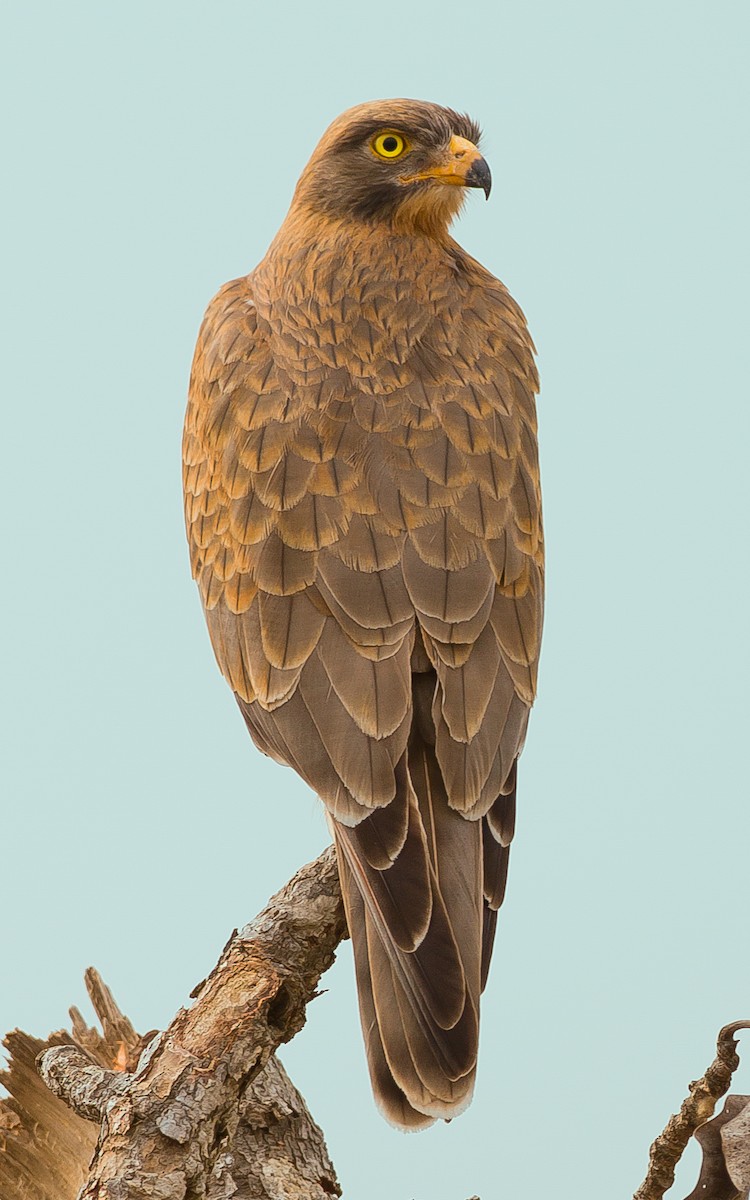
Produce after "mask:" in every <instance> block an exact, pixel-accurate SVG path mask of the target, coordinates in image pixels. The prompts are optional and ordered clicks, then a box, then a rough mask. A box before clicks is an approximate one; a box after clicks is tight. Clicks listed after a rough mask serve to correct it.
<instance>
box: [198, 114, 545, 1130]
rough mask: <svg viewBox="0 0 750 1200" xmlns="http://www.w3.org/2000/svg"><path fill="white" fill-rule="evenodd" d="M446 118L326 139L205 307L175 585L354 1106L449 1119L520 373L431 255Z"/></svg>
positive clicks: (465, 1079) (533, 625)
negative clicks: (275, 820)
mask: <svg viewBox="0 0 750 1200" xmlns="http://www.w3.org/2000/svg"><path fill="white" fill-rule="evenodd" d="M478 142H479V130H478V127H477V125H476V124H475V123H474V122H473V121H472V120H470V119H469V118H468V117H466V116H463V115H460V114H459V113H456V112H453V111H452V110H450V109H447V108H443V107H441V106H439V105H436V104H428V103H423V102H420V101H415V100H383V101H376V102H373V103H368V104H362V105H359V106H358V107H356V108H353V109H350V110H349V111H348V112H345V113H344V114H343V115H342V116H340V117H339V118H338V119H337V120H335V121H334V122H333V124H332V125H331V126H330V128H329V129H328V130H327V131H326V132H325V134H324V135H323V138H322V139H321V141H320V143H319V145H318V147H317V148H316V150H315V152H314V153H313V155H312V158H311V159H310V161H309V163H308V164H307V166H306V167H305V169H304V171H303V173H302V176H301V178H300V180H299V183H298V185H297V188H296V191H295V193H294V198H293V200H292V204H291V207H290V209H289V212H288V214H287V216H286V218H285V220H284V222H283V224H282V226H281V228H280V230H279V232H278V234H277V236H276V238H275V239H274V241H273V242H272V244H271V246H270V248H269V250H268V252H267V254H266V256H265V258H264V259H263V261H262V262H261V263H260V264H259V265H258V266H257V267H256V268H255V270H253V271H252V272H251V273H250V274H249V275H247V276H244V277H243V278H240V279H236V280H234V281H233V282H231V283H228V284H226V286H224V287H223V288H222V289H221V290H220V291H219V293H218V295H217V296H216V297H215V298H214V299H213V300H212V301H211V303H210V305H209V307H208V310H207V312H206V316H205V319H204V321H203V325H202V328H201V331H200V335H199V338H198V344H197V347H196V351H195V359H194V362H193V369H192V375H191V381H190V396H189V403H188V410H187V417H186V423H185V434H184V447H183V457H184V491H185V513H186V521H187V531H188V540H189V543H190V553H191V561H192V570H193V574H194V576H195V579H196V580H197V582H198V585H199V588H200V594H201V598H202V602H203V607H204V610H205V615H206V620H207V623H208V630H209V634H210V637H211V642H212V644H213V648H214V651H215V654H216V658H217V660H218V663H219V666H220V668H221V670H222V672H223V674H224V676H225V678H226V679H227V681H228V683H229V685H230V686H231V688H232V689H233V691H234V693H235V696H236V698H237V702H238V704H239V707H240V710H241V712H242V715H243V717H244V720H245V722H246V725H247V728H248V730H249V732H250V735H251V737H252V739H253V741H254V742H255V744H256V746H258V747H259V748H260V749H261V750H262V751H263V752H264V753H265V754H268V755H271V756H272V757H273V758H274V759H276V760H277V761H279V762H281V763H285V764H287V765H289V766H291V767H292V768H293V769H294V770H295V771H297V772H298V774H299V775H300V776H301V777H302V778H303V779H304V780H305V781H306V782H307V783H308V784H309V786H310V787H311V788H313V789H314V791H315V792H316V793H317V794H318V796H319V797H320V799H321V800H322V802H323V804H324V805H325V807H326V810H327V814H328V820H329V823H330V826H331V830H332V833H333V837H334V840H335V844H336V850H337V856H338V864H339V872H340V877H341V885H342V891H343V895H344V902H345V907H346V914H347V919H348V923H349V928H350V931H351V936H352V941H353V948H354V960H355V968H356V977H357V989H358V995H359V1006H360V1014H361V1020H362V1029H363V1033H364V1040H365V1045H366V1050H367V1058H368V1063H369V1070H370V1076H371V1080H372V1086H373V1090H374V1094H375V1098H376V1101H377V1103H378V1105H379V1107H380V1109H381V1111H382V1112H383V1113H384V1115H385V1116H386V1117H387V1118H388V1119H389V1120H390V1121H391V1122H393V1123H395V1124H396V1125H398V1126H401V1127H403V1128H408V1129H415V1128H416V1129H418V1128H423V1127H425V1126H427V1125H429V1124H431V1123H432V1122H433V1121H434V1120H435V1119H436V1118H445V1119H449V1118H452V1117H454V1116H456V1115H457V1114H458V1113H460V1112H461V1111H462V1110H463V1109H464V1108H465V1107H466V1105H467V1104H468V1103H469V1100H470V1099H471V1094H472V1089H473V1085H474V1078H475V1073H476V1063H477V1043H478V1030H479V1003H480V993H481V991H482V989H483V987H484V983H485V981H486V978H487V971H488V968H489V961H490V956H491V953H492V945H493V940H494V935H495V925H496V917H497V910H498V908H499V906H500V904H501V902H502V899H503V894H504V891H505V883H506V875H507V868H508V854H509V846H510V842H511V839H512V837H513V829H514V819H515V803H516V764H517V760H518V756H519V754H520V751H521V748H522V745H523V741H524V737H525V733H526V726H527V721H528V716H529V710H530V708H531V705H532V702H533V700H534V696H535V691H536V676H537V662H538V656H539V645H540V636H541V626H542V602H543V542H542V526H541V498H540V488H539V470H538V458H537V441H536V412H535V393H536V391H537V374H536V370H535V365H534V357H533V355H534V348H533V344H532V342H531V338H530V336H529V333H528V331H527V328H526V323H525V320H524V317H523V314H522V313H521V311H520V309H519V307H518V305H517V304H516V303H515V302H514V301H513V299H512V298H511V297H510V295H509V294H508V292H507V290H506V288H505V287H504V286H503V284H502V283H500V282H499V281H498V280H497V279H496V278H494V277H493V275H492V274H491V273H490V272H489V271H487V270H486V269H485V268H484V267H483V266H481V265H480V264H479V263H478V262H477V261H475V260H474V259H473V258H472V257H471V256H470V255H468V254H467V253H466V252H465V251H464V250H463V249H462V248H461V247H460V246H459V245H458V244H457V243H456V242H455V241H454V240H453V239H452V237H451V236H450V234H449V226H450V223H451V221H452V219H453V218H454V217H455V216H456V215H457V213H458V212H459V210H460V208H461V205H462V203H463V201H464V199H465V197H466V195H467V192H468V190H469V189H472V188H478V189H481V190H483V191H484V192H485V194H486V195H488V196H489V192H490V182H491V180H490V170H489V167H488V165H487V163H486V161H485V159H484V158H483V157H482V154H481V153H480V151H479V149H478Z"/></svg>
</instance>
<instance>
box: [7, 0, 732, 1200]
mask: <svg viewBox="0 0 750 1200" xmlns="http://www.w3.org/2000/svg"><path fill="white" fill-rule="evenodd" d="M13 8H14V10H15V11H14V12H12V13H11V17H10V23H9V28H7V37H4V38H3V40H4V41H5V48H4V51H3V55H4V58H5V64H4V66H3V76H4V85H5V87H6V89H7V92H6V97H5V99H4V102H3V110H4V116H5V120H6V123H8V122H9V153H8V150H6V152H5V158H6V161H7V160H8V158H9V159H10V165H11V176H10V180H9V182H7V183H6V185H5V188H4V196H3V203H4V204H5V205H7V207H6V213H5V216H4V217H3V219H2V229H3V233H4V234H5V236H6V238H7V248H6V253H5V257H6V263H7V266H6V267H5V268H4V283H3V293H4V304H5V313H4V316H3V331H4V333H5V334H6V335H7V349H6V350H5V351H4V354H3V363H2V373H3V384H4V388H3V390H4V392H5V396H4V398H3V406H4V410H3V411H4V415H3V445H4V451H3V487H4V491H5V500H4V506H3V514H4V515H3V531H2V557H3V583H2V593H3V603H4V610H5V618H4V622H3V630H2V633H3V640H4V643H5V644H4V649H3V661H4V663H5V666H4V668H3V684H2V686H3V693H4V703H5V706H6V710H5V715H4V717H3V722H2V730H3V740H4V742H5V747H6V749H5V754H4V758H5V762H4V768H3V770H4V776H5V780H4V785H3V787H4V791H3V796H4V801H3V803H4V818H3V846H4V851H3V902H2V910H1V911H2V923H1V931H0V939H1V951H0V966H1V968H2V989H1V992H0V1027H2V1029H6V1028H8V1027H10V1026H12V1025H15V1024H16V1023H17V1024H20V1025H22V1026H23V1027H24V1028H26V1029H29V1030H31V1031H33V1032H35V1033H40V1034H41V1033H45V1032H46V1031H47V1030H49V1029H50V1028H53V1027H57V1026H59V1025H61V1024H62V1023H63V1022H64V1020H65V1015H66V1007H67V1005H68V1004H69V1003H70V1002H72V1001H76V1002H79V1003H81V1002H82V997H83V992H82V985H81V976H82V972H83V969H84V967H85V966H86V965H87V964H88V963H94V964H96V965H97V966H98V967H99V969H100V970H101V971H102V972H103V974H104V976H105V978H106V979H107V981H108V982H109V983H110V985H111V986H112V988H113V990H114V992H115V995H116V996H117V998H118V1000H119V1001H120V1003H121V1005H122V1006H123V1008H124V1009H125V1010H126V1011H127V1012H128V1013H129V1014H130V1016H131V1017H132V1019H133V1020H134V1022H135V1024H136V1025H137V1026H138V1027H139V1028H141V1029H147V1028H150V1027H153V1026H155V1025H164V1024H165V1023H166V1022H167V1021H168V1020H169V1018H170V1017H171V1016H172V1014H173V1012H174V1011H175V1009H176V1008H177V1007H178V1006H179V1005H180V1004H181V1003H183V1002H185V1000H186V998H187V995H188V992H189V990H190V988H191V986H192V985H193V984H194V983H195V982H196V981H197V980H198V979H200V978H201V977H202V976H203V975H204V974H205V972H206V970H207V969H208V968H209V967H210V966H211V965H212V964H213V962H214V959H215V957H216V954H217V952H218V950H219V949H220V947H221V946H222V945H223V943H224V941H225V939H226V937H227V935H228V934H229V932H230V931H231V929H232V928H233V926H235V925H239V924H241V923H243V922H244V921H246V920H247V919H248V918H250V917H252V916H253V914H254V913H255V912H256V911H257V910H258V908H259V907H260V906H261V905H262V904H263V902H264V901H265V899H266V897H267V896H268V895H269V894H270V893H271V892H272V891H274V890H275V889H276V888H277V887H278V886H279V885H280V884H282V883H283V882H284V881H285V880H286V879H287V877H288V876H289V875H291V874H292V872H293V871H294V870H295V868H296V867H297V866H299V865H300V864H301V863H302V862H304V861H306V860H308V859H309V858H311V857H313V856H314V855H315V854H316V853H317V851H318V850H319V849H320V848H321V847H322V846H323V844H324V843H325V841H326V831H325V828H324V824H323V819H322V816H321V813H320V810H319V807H318V805H317V803H316V801H315V800H314V799H313V797H312V796H311V795H310V794H309V793H307V791H306V790H305V788H304V787H303V786H302V785H301V784H300V783H298V782H297V781H296V779H295V778H294V776H293V775H292V773H291V772H289V771H284V770H282V769H280V768H278V767H276V766H275V765H273V764H272V763H270V762H269V761H267V760H264V759H263V758H261V756H260V755H258V754H257V753H256V752H255V751H254V749H253V747H252V745H251V744H250V742H249V739H248V738H247V737H246V735H245V732H244V728H243V725H242V722H241V720H240V717H239V714H238V712H237V711H236V708H235V705H234V702H233V700H232V698H231V695H230V693H229V690H228V688H227V687H226V685H225V684H224V683H223V681H222V680H221V678H220V676H219V674H218V671H217V669H216V668H215V665H214V662H213V658H212V655H211V652H210V649H209V645H208V640H207V637H206V634H205V631H204V627H203V618H202V616H201V612H200V608H199V604H198V599H197V595H196V594H195V592H194V588H193V584H192V583H191V581H190V577H189V571H188V563H187V553H186V548H185V543H184V533H183V529H182V516H181V507H180V494H179V440H180V427H181V422H182V413H183V406H184V395H185V387H186V381H187V375H188V369H189V364H190V358H191V353H192V347H193V343H194V339H195V334H196V331H197V328H198V324H199V322H200V318H201V314H202V311H203V308H204V306H205V304H206V303H207V301H208V299H209V298H210V296H211V295H212V294H213V292H214V291H215V290H216V288H217V287H218V286H219V285H220V284H221V283H222V282H223V281H224V280H226V279H228V278H232V277H234V276H236V275H238V274H241V273H243V272H245V271H246V270H248V269H250V268H251V267H252V266H253V265H254V263H255V262H256V261H257V260H258V259H259V258H260V257H261V256H262V254H263V252H264V250H265V248H266V246H267V243H268V241H269V239H270V238H271V236H272V235H273V233H274V232H275V230H276V228H277V226H278V224H279V222H280V220H281V218H282V216H283V214H284V211H285V209H286V206H287V204H288V201H289V197H290V194H291V191H292V187H293V185H294V182H295V179H296V177H297V175H298V173H299V171H300V170H301V168H302V166H303V164H304V162H305V160H306V158H307V156H308V155H309V153H310V151H311V150H312V147H313V145H314V144H315V142H316V140H317V138H318V136H319V134H320V133H321V132H322V130H323V128H324V127H325V125H326V124H327V123H328V121H329V120H331V119H332V118H333V117H334V116H335V115H336V114H337V113H338V112H339V111H340V110H341V109H343V108H345V107H347V106H348V105H350V104H353V103H356V102H358V101H360V100H364V99H371V98H374V97H378V96H388V95H411V96H418V97H423V98H428V99H434V100H439V101H442V102H444V103H448V104H451V105H453V106H454V107H458V108H462V109H468V110H469V111H470V112H471V113H472V114H473V115H475V116H476V117H477V118H478V119H479V120H480V121H481V122H482V124H483V126H484V127H485V129H486V141H485V146H486V153H487V157H488V159H489V161H490V163H491V165H492V169H493V175H494V179H495V187H494V191H493V194H492V200H491V203H489V204H487V205H485V204H484V203H483V201H482V198H481V196H478V195H476V196H472V197H471V198H470V203H469V205H468V211H467V213H466V216H465V218H464V219H463V221H462V223H461V225H460V226H459V229H458V236H459V238H460V239H461V240H462V241H463V243H464V244H465V245H466V246H467V247H468V248H469V249H470V250H471V251H472V252H473V253H474V254H476V255H477V256H478V257H480V258H481V259H482V260H483V261H484V262H485V263H486V264H487V265H488V266H489V267H490V268H492V269H493V270H494V271H496V272H497V273H498V274H499V275H500V276H501V277H502V278H503V279H504V280H505V282H506V283H507V284H508V285H509V287H510V288H511V290H512V291H513V293H514V295H515V296H516V297H517V298H518V299H519V301H520V302H521V304H522V306H523V308H524V309H525V311H526V312H527V314H528V317H529V321H530V323H531V327H532V330H533V333H534V336H535V338H536V341H537V343H538V346H539V354H540V367H541V372H542V379H543V385H544V388H543V396H542V401H541V409H540V411H541V430H542V433H541V436H542V451H543V466H544V486H545V506H546V519H547V533H548V542H549V605H548V613H549V616H548V622H547V629H546V636H545V646H544V654H543V663H542V672H541V694H540V700H539V703H538V707H537V710H536V712H535V714H534V718H533V720H532V731H531V735H530V738H529V743H528V746H527V749H526V753H525V756H524V760H523V769H522V772H521V785H520V822H519V831H518V840H517V846H516V849H515V851H514V854H513V859H512V864H511V881H510V890H509V897H508V901H507V906H506V908H505V909H504V911H503V917H502V923H501V928H500V933H499V938H498V944H497V950H496V959H495V964H494V970H493V975H492V979H491V985H490V987H489V990H488V992H487V995H486V1002H485V1005H484V1011H483V1046H482V1055H481V1071H480V1078H479V1085H478V1089H477V1095H476V1098H475V1101H474V1104H473V1106H472V1108H471V1110H470V1111H469V1113H468V1114H467V1115H466V1116H464V1117H462V1118H461V1119H460V1120H458V1121H457V1122H454V1123H453V1124H452V1125H450V1126H445V1125H441V1126H440V1127H438V1128H435V1129H434V1130H432V1131H430V1132H429V1133H427V1134H422V1135H419V1136H413V1137H410V1138H406V1137H404V1136H402V1135H400V1134H397V1133H395V1132H393V1131H392V1130H391V1129H390V1128H389V1127H387V1126H386V1125H385V1124H384V1123H383V1122H382V1121H381V1119H380V1118H379V1117H378V1116H377V1114H376V1112H375V1110H374V1108H373V1105H372V1103H371V1100H370V1095H369V1086H368V1082H367V1078H366V1073H365V1067H364V1061H363V1054H362V1050H361V1047H360V1039H359V1030H358V1024H357V1016H356V1007H355V999H354V989H353V981H352V971H351V962H350V952H349V948H348V947H346V948H344V949H343V950H342V952H341V954H340V956H339V963H338V965H337V967H336V968H335V969H334V970H333V971H332V972H331V974H330V976H329V977H328V978H327V979H326V981H325V984H326V986H327V988H328V989H329V990H328V991H327V993H326V994H325V995H324V996H323V997H322V998H321V999H319V1000H317V1001H316V1002H315V1003H314V1004H313V1005H312V1006H311V1008H310V1011H309V1022H308V1025H307V1028H306V1030H305V1031H304V1032H303V1033H302V1034H301V1036H300V1037H299V1038H298V1039H297V1040H296V1041H295V1043H294V1044H293V1046H291V1047H290V1048H288V1049H287V1050H286V1051H285V1052H284V1059H285V1061H286V1062H287V1064H288V1065H289V1067H290V1070H291V1071H292V1073H293V1076H294V1078H295V1080H296V1082H297V1083H298V1084H299V1085H300V1087H301V1088H302V1090H303V1092H304V1093H305V1095H306V1096H307V1098H308V1100H309V1103H310V1105H311V1108H312V1110H313V1112H314V1114H315V1115H316V1117H317V1118H318V1120H319V1121H320V1123H321V1124H322V1125H323V1126H324V1128H325V1130H326V1131H327V1135H328V1140H329V1145H330V1149H331V1153H332V1155H333V1158H334V1161H335V1162H336V1164H337V1167H338V1170H339V1173H340V1177H341V1180H342V1182H343V1184H344V1186H345V1190H346V1195H347V1196H349V1197H352V1198H356V1200H382V1197H386V1196H387V1197H388V1198H389V1200H466V1197H468V1196H471V1195H473V1194H478V1195H479V1196H481V1197H482V1200H498V1198H501V1197H508V1198H509V1200H510V1198H511V1197H513V1198H515V1197H518V1196H522V1195H523V1196H528V1195H555V1196H560V1197H562V1198H563V1200H568V1198H570V1200H601V1197H602V1196H612V1197H628V1196H630V1195H631V1194H632V1191H633V1190H634V1189H635V1187H636V1186H637V1184H638V1183H639V1182H640V1179H641V1177H642V1175H643V1172H644V1168H645V1162H646V1154H647V1149H648V1145H649V1142H650V1141H651V1139H652V1137H653V1136H654V1135H655V1134H656V1133H657V1132H658V1131H659V1130H660V1129H661V1127H662V1125H663V1123H664V1121H665V1119H666V1117H667V1115H668V1114H669V1112H670V1111H672V1110H673V1108H674V1107H675V1106H676V1105H677V1104H678V1103H679V1102H680V1100H681V1099H682V1096H683V1094H684V1090H685V1086H686V1084H687V1082H688V1080H690V1079H691V1078H694V1077H695V1076H696V1075H698V1074H699V1073H700V1072H701V1071H702V1069H703V1068H704V1066H705V1065H706V1064H707V1063H708V1061H709V1060H710V1058H711V1055H712V1048H713V1042H714V1037H715V1033H716V1030H717V1028H718V1027H719V1026H720V1025H721V1024H722V1023H724V1022H726V1021H730V1020H735V1019H737V1018H740V1017H747V1016H749V1015H750V958H749V957H748V952H747V928H748V922H747V905H748V891H749V888H748V874H749V872H748V849H749V848H750V817H749V816H748V779H747V744H748V733H747V719H748V704H747V673H748V637H747V610H748V580H749V577H750V576H749V572H748V537H747V514H748V499H749V496H748V490H749V489H748V471H747V457H748V432H749V428H748V394H747V386H746V378H747V363H748V358H747V349H746V338H747V330H748V315H749V314H748V302H747V285H748V268H749V267H750V261H749V256H748V240H747V219H748V211H749V204H750V197H749V196H748V168H747V143H748V129H747V124H746V121H745V113H746V106H747V101H748V96H747V89H746V79H747V61H748V52H749V49H750V46H749V43H750V39H749V38H748V32H749V30H748V8H747V5H746V4H745V3H744V2H743V3H740V2H738V3H730V2H721V0H718V2H717V0H712V3H710V4H709V3H708V2H706V3H696V2H695V0H687V2H684V0H683V2H681V3H664V2H661V3H660V2H659V0H649V2H648V3H646V2H644V0H635V2H634V0H627V2H618V3H602V2H595V0H589V2H584V0H580V2H578V3H565V2H563V3H557V2H555V0H531V2H529V0H525V2H524V3H519V2H518V0H514V2H513V3H510V2H509V0H498V2H496V3H494V4H489V3H487V4H480V3H477V2H476V0H464V3H461V4H458V5H454V4H447V3H430V4H427V3H410V4H406V3H404V2H403V0H401V2H399V3H396V2H395V0H378V3H372V4H367V5H364V4H353V3H348V4H345V3H333V2H331V0H328V2H324V0H316V3H309V4H308V3H305V4H290V3H288V2H287V3H284V2H283V0H281V2H280V3H278V4H277V5H275V6H271V5H270V4H269V5H267V6H266V5H264V6H261V5H258V4H252V3H250V2H249V0H246V2H244V3H240V2H238V0H231V2H230V0H217V2H214V3H212V4H208V3H200V4H198V3H195V2H192V0H191V2H182V3H176V2H169V3H166V2H164V3H159V2H158V0H157V2H154V0H151V2H149V3H145V2H144V0H135V2H132V0H131V2H130V3H128V4H121V5H117V6H114V5H112V4H109V3H105V2H99V3H96V2H94V0H88V2H81V0H78V2H76V0H72V2H68V0H66V2H65V3H58V2H56V0H55V2H54V3H53V2H51V0H50V2H47V3H38V2H37V3H34V2H33V0H25V2H24V3H20V2H19V3H16V5H14V6H13ZM748 1040H749V1039H748V1038H746V1039H745V1049H746V1059H747V1063H746V1066H745V1069H744V1074H742V1075H740V1076H739V1077H738V1086H739V1087H742V1088H744V1090H745V1091H750V1044H748ZM696 1160H697V1156H693V1157H692V1158H690V1159H689V1161H688V1163H687V1166H686V1170H685V1173H684V1174H683V1176H682V1186H681V1188H679V1189H677V1188H676V1189H675V1192H674V1193H673V1194H674V1195H676V1196H683V1195H684V1194H685V1192H687V1191H689V1190H690V1188H691V1187H692V1182H693V1180H694V1177H695V1175H694V1173H695V1169H696V1168H695V1164H696ZM691 1175H692V1179H691V1178H690V1176H691Z"/></svg>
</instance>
